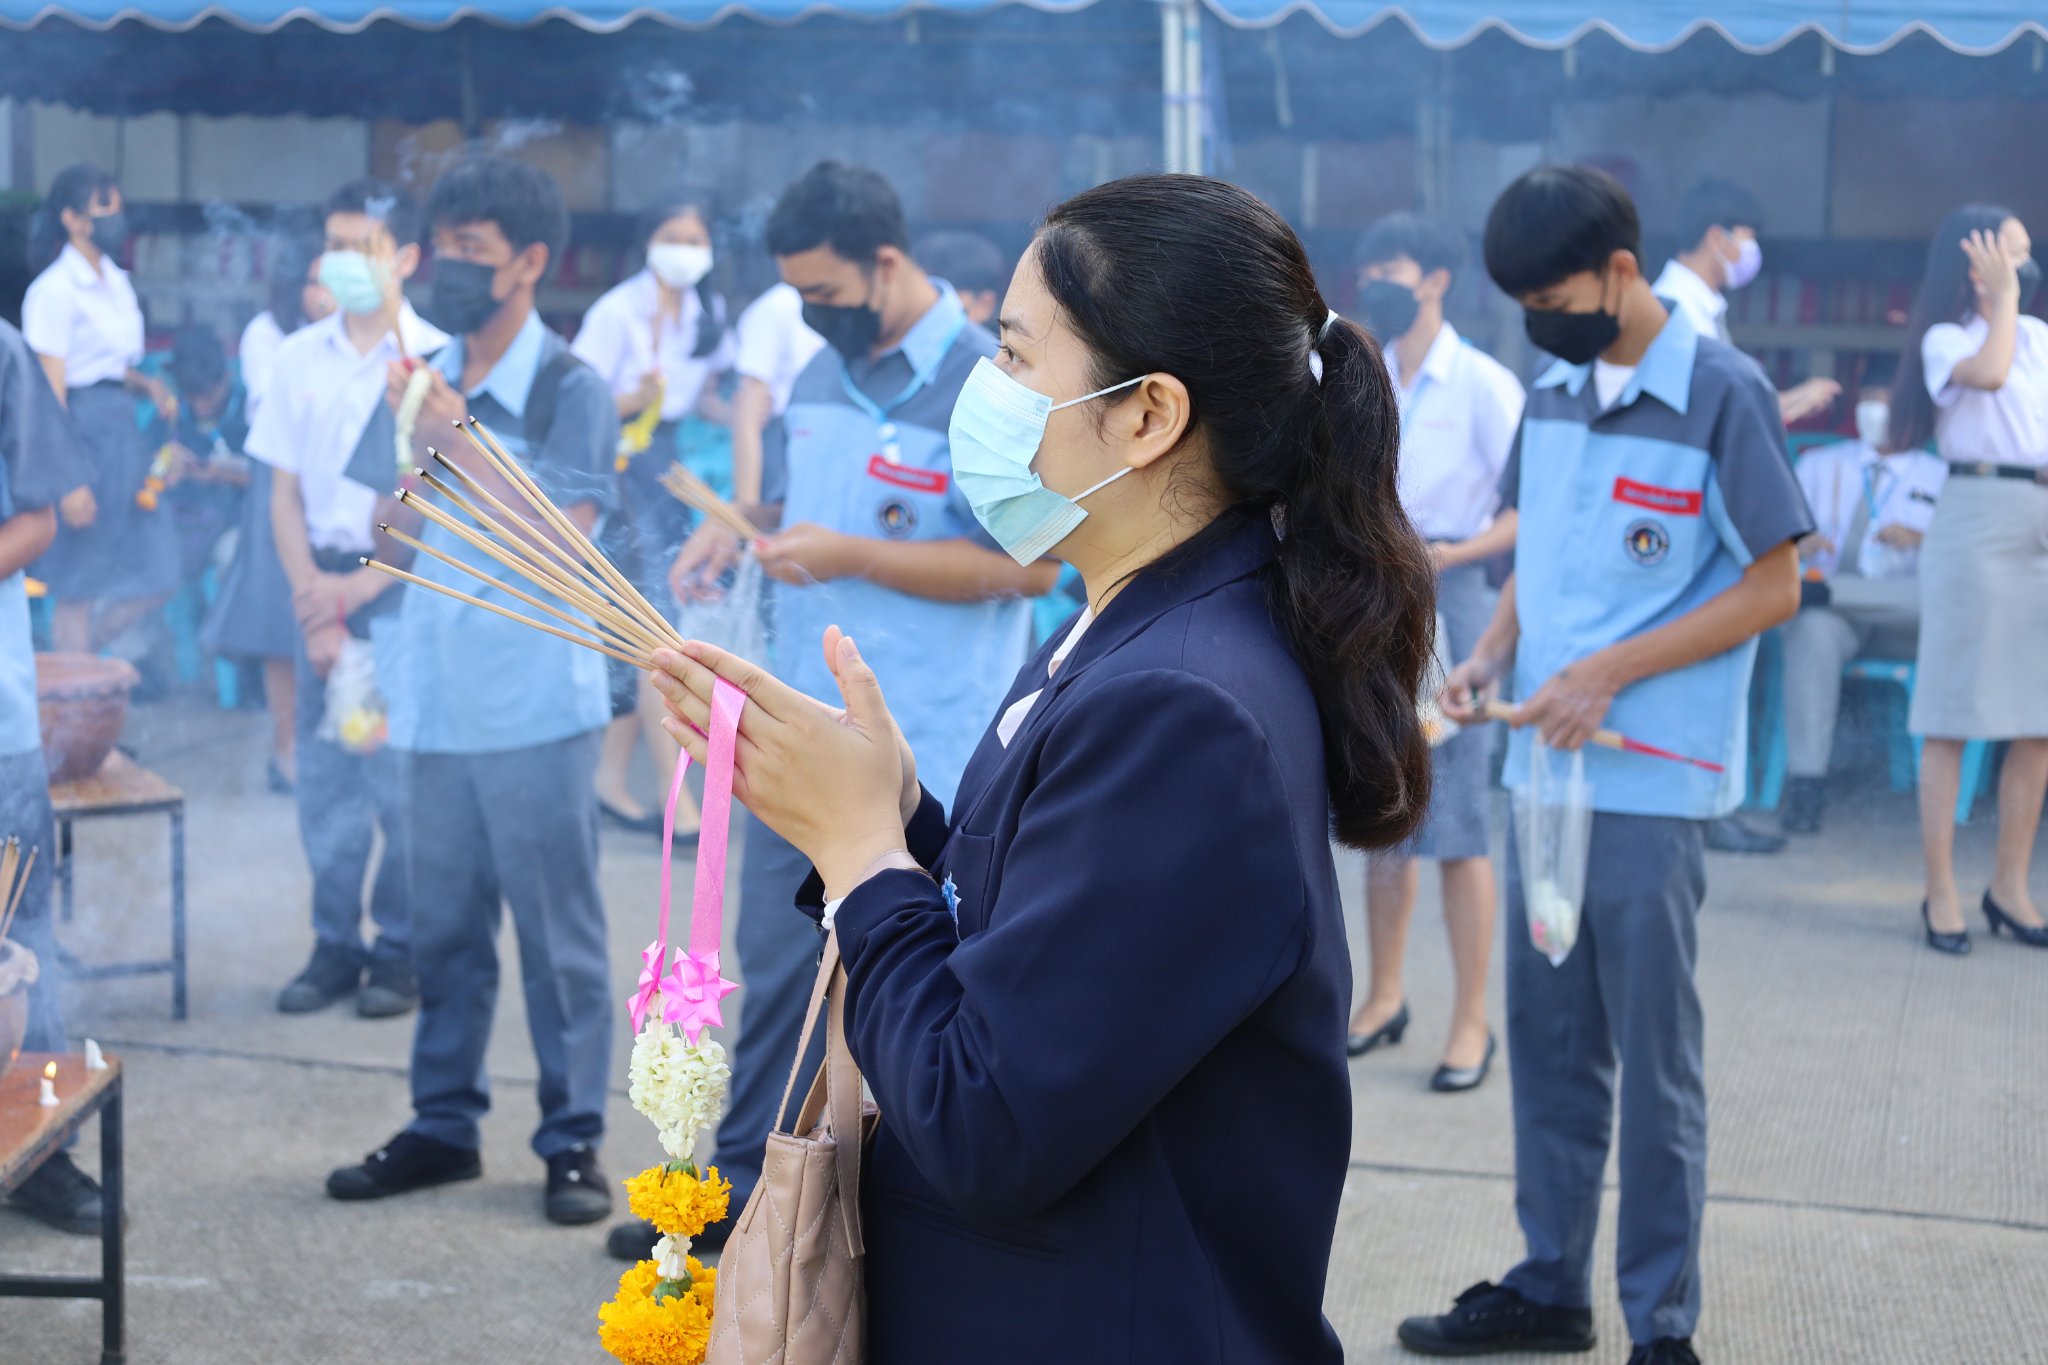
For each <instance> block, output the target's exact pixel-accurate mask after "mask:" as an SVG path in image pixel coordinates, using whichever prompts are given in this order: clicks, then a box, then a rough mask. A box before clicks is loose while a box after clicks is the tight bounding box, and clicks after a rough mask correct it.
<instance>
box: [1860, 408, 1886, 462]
mask: <svg viewBox="0 0 2048 1365" xmlns="http://www.w3.org/2000/svg"><path fill="white" fill-rule="evenodd" d="M1891 424H1892V410H1891V406H1890V405H1889V404H1888V403H1886V402H1885V401H1884V400H1883V399H1882V398H1869V399H1865V400H1864V401H1863V402H1861V403H1858V404H1857V405H1856V439H1857V440H1859V441H1861V442H1863V444H1865V445H1867V446H1869V447H1870V448H1871V449H1873V450H1883V449H1884V443H1885V438H1886V437H1888V436H1890V435H1891Z"/></svg>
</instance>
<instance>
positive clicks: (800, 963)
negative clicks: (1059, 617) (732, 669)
mask: <svg viewBox="0 0 2048 1365" xmlns="http://www.w3.org/2000/svg"><path fill="white" fill-rule="evenodd" d="M767 240H768V249H769V250H770V251H771V252H773V253H774V254H775V259H776V264H777V266H778V268H779V269H780V270H781V272H782V278H783V279H784V281H785V282H787V283H788V284H789V285H790V286H791V287H792V288H794V289H795V290H796V291H797V292H798V294H799V295H800V296H801V297H802V299H803V301H804V316H805V318H806V320H807V321H808V323H809V325H810V327H811V328H812V330H814V331H816V332H817V333H818V334H819V335H820V336H823V337H824V338H825V339H826V340H827V342H828V343H830V346H829V349H828V350H826V351H822V352H820V353H819V354H818V356H817V357H816V358H815V359H814V360H813V361H812V362H811V364H810V365H809V366H808V367H807V368H806V369H805V370H804V372H803V374H802V376H801V377H800V378H799V379H798V380H797V384H796V388H795V391H794V393H793V395H792V398H791V400H790V405H789V411H788V414H787V421H788V426H789V460H788V480H787V486H786V488H771V489H770V490H769V492H770V496H771V497H772V498H773V499H774V502H775V503H776V504H778V505H777V506H776V510H775V511H774V512H773V514H771V515H766V516H764V518H763V520H764V521H765V522H768V523H770V524H779V525H780V527H781V529H780V530H778V531H776V532H774V533H773V534H771V535H769V536H767V537H765V538H764V539H763V540H762V541H761V542H760V544H759V547H758V551H757V552H758V553H759V555H760V558H761V564H762V568H763V570H764V571H765V572H766V573H767V575H768V576H769V577H770V578H771V579H772V580H774V588H773V593H772V596H771V600H770V608H771V610H772V612H773V619H774V622H775V626H776V636H775V639H776V642H777V643H776V645H775V647H774V656H775V660H776V666H777V668H778V669H779V670H780V672H781V675H782V677H783V678H784V679H785V680H786V681H788V682H789V684H790V685H791V686H793V687H798V688H801V689H802V690H803V691H805V692H807V693H808V694H809V695H811V696H813V697H817V698H819V699H821V700H828V699H830V698H832V697H834V696H837V695H838V688H837V685H836V683H835V682H834V681H833V675H832V673H831V671H830V670H829V669H828V668H826V667H825V666H824V664H823V662H822V661H821V660H820V659H819V657H818V653H817V649H816V647H815V642H816V641H817V640H818V638H819V637H820V636H821V635H822V634H823V632H824V630H825V627H826V626H828V625H831V624H835V623H837V624H840V625H844V626H847V627H848V628H849V629H855V630H860V631H862V632H863V636H862V638H864V639H866V640H868V641H869V642H870V643H869V645H868V658H869V660H870V661H871V662H872V663H873V664H874V665H875V667H876V668H877V670H878V671H879V672H880V673H881V676H882V677H883V678H884V679H885V680H887V682H888V683H889V685H890V686H891V687H892V688H894V689H895V696H896V703H895V705H896V715H897V718H898V719H899V720H900V721H901V723H902V725H903V733H904V734H905V735H906V736H907V737H908V738H909V739H910V741H911V743H913V744H915V745H916V746H918V762H919V765H920V771H921V772H922V773H923V774H924V776H925V784H926V786H927V787H928V788H929V789H930V790H931V791H932V792H933V793H935V794H936V795H938V796H939V798H940V799H941V800H947V801H949V800H951V799H952V795H953V789H954V787H955V785H956V784H957V783H958V782H959V780H960V773H961V770H962V769H963V768H964V767H965V766H966V763H967V757H968V755H969V754H970V753H971V752H972V751H973V749H974V745H975V741H976V740H977V739H978V738H979V736H980V733H981V729H982V727H983V726H984V725H985V724H986V723H987V718H988V717H989V716H990V715H991V714H993V713H994V711H995V709H996V703H997V702H998V701H1000V700H1001V699H1002V695H1003V691H1004V689H1005V687H1006V686H1007V682H1006V679H1008V678H1009V677H1011V676H1012V675H1014V674H1015V672H1016V670H1017V667H1018V666H1019V665H1020V664H1022V663H1023V661H1024V658H1025V656H1026V655H1027V654H1028V653H1029V650H1030V638H1031V608H1030V604H1029V603H1028V602H1026V601H1025V600H1024V599H1025V598H1027V597H1036V596H1038V595H1039V594H1041V593H1044V592H1045V591H1047V590H1048V589H1049V588H1051V587H1052V583H1053V578H1054V576H1055V566H1054V565H1053V564H1052V563H1051V562H1050V561H1045V562H1034V563H1031V564H1026V565H1020V564H1018V563H1017V562H1016V561H1014V560H1013V559H1012V558H1011V557H1010V556H1009V555H1007V554H1005V553H1003V551H1002V549H1001V548H1000V547H999V546H998V545H997V544H995V542H994V541H993V540H992V539H991V537H990V536H989V535H988V533H987V532H986V531H985V530H983V529H982V527H981V525H980V523H979V522H977V521H976V520H975V517H974V513H973V510H972V508H970V507H969V506H968V504H967V501H966V498H965V496H964V494H963V493H962V492H961V489H960V487H959V485H958V483H957V482H956V481H955V479H954V476H953V464H952V459H951V453H950V446H949V444H948V435H947V431H948V424H949V422H950V421H951V419H952V414H953V406H954V403H955V401H956V400H957V399H958V398H959V396H960V392H961V388H962V386H963V385H965V384H966V382H967V376H968V375H969V373H971V372H972V371H973V370H974V368H975V363H976V362H977V361H978V360H980V359H982V358H983V357H986V356H992V355H994V354H995V350H996V343H995V338H994V337H992V336H990V335H989V334H988V333H987V332H986V331H984V330H982V329H981V328H979V327H976V326H975V325H974V324H972V323H970V322H969V321H968V320H967V314H966V310H964V309H963V308H962V307H961V306H960V299H959V296H958V295H956V294H955V293H954V292H953V290H952V289H951V288H950V287H949V286H946V285H943V284H941V283H938V282H935V281H934V280H932V278H931V277H930V276H929V275H927V274H926V273H925V271H924V270H923V268H922V267H921V266H920V265H919V264H918V262H917V261H916V259H915V258H914V257H913V256H912V254H911V243H910V237H909V232H908V230H907V229H906V228H905V226H904V220H903V206H902V203H901V201H899V200H898V199H897V197H896V191H895V190H894V189H893V188H891V187H890V185H889V182H888V181H886V180H884V179H883V178H882V177H881V176H880V175H879V174H877V173H876V172H874V171H872V170H868V169H866V168H864V167H858V166H848V165H844V164H842V163H840V162H836V161H825V162H821V163H819V164H818V165H816V166H814V167H812V168H811V169H810V170H809V171H807V172H805V173H804V174H803V176H801V177H800V178H799V179H798V180H797V181H796V183H794V184H792V185H791V186H790V187H789V188H788V189H786V190H785V191H783V194H782V198H781V200H780V201H779V202H778V203H777V204H776V206H775V212H774V213H773V214H772V215H771V216H770V218H769V220H768V229H767ZM736 540H737V538H736V537H734V536H733V535H732V533H731V532H729V531H725V530H723V529H721V528H720V527H718V526H717V525H716V524H714V523H707V524H706V525H705V526H703V527H700V528H699V529H698V530H697V532H696V533H694V534H693V536H692V537H691V543H690V545H688V546H686V547H685V548H684V551H683V554H682V555H681V556H679V557H678V560H679V564H681V565H683V566H685V567H686V568H687V566H688V565H691V564H697V565H705V564H710V563H715V562H717V560H715V559H713V558H710V557H709V556H707V554H706V547H707V545H711V544H717V545H720V546H722V547H724V548H723V549H722V550H721V551H720V552H719V553H720V555H722V556H729V555H730V554H731V553H732V552H733V550H734V549H735V548H736ZM692 581H693V582H694V584H695V589H694V590H698V591H701V590H704V589H705V588H707V587H708V586H709V585H710V583H711V582H712V581H714V580H712V579H710V578H708V577H705V576H698V577H695V578H694V579H693V580H692ZM687 586H688V585H687V584H686V587H687ZM935 660H943V661H944V663H943V666H940V667H934V661H935ZM808 868H809V863H808V861H807V860H806V859H805V857H804V855H803V854H802V853H800V852H799V851H798V850H797V849H796V848H795V847H794V846H793V845H791V844H790V843H789V842H788V841H787V840H785V839H783V838H782V837H781V836H780V835H778V834H776V833H775V832H774V831H773V830H772V829H770V828H769V827H768V826H766V825H763V824H761V823H759V822H758V821H751V820H750V821H748V822H747V824H746V858H745V864H744V868H743V871H742V874H741V879H740V908H739V924H738V928H737V930H736V936H737V940H738V947H739V955H740V970H741V974H742V976H743V978H744V980H745V981H746V982H747V988H746V989H747V994H746V999H745V1001H744V1002H743V1003H742V1004H741V1006H740V1035H739V1042H738V1045H737V1047H736V1049H735V1051H734V1054H733V1067H732V1073H733V1075H732V1103H731V1107H730V1109H729V1110H728V1112H727V1114H726V1116H725V1120H724V1122H722V1123H721V1124H720V1125H719V1129H718V1152H717V1156H716V1158H715V1161H716V1164H717V1166H718V1168H719V1170H720V1172H722V1173H723V1174H724V1175H725V1177H726V1178H727V1179H729V1180H731V1181H732V1183H733V1198H734V1200H735V1201H743V1200H744V1197H745V1196H746V1195H747V1194H748V1193H749V1192H750V1191H751V1190H752V1189H753V1186H754V1182H755V1181H756V1180H757V1179H759V1177H760V1174H761V1159H762V1150H763V1147H764V1145H765V1143H766V1141H767V1136H768V1129H769V1126H770V1125H771V1124H772V1122H773V1121H774V1117H775V1105H776V1101H777V1100H778V1099H779V1098H780V1097H781V1094H782V1080H783V1079H784V1078H786V1077H787V1076H788V1074H789V1073H788V1071H787V1067H788V1065H789V1062H790V1060H791V1058H792V1057H793V1055H794V1054H795V1052H796V1047H797V1039H798V1034H799V1033H800V1032H801V1030H802V1026H803V1014H804V1006H805V1004H806V1003H807V1002H808V1000H809V998H810V990H811V982H812V980H813V979H814V978H815V976H816V970H815V969H816V966H817V956H818V940H817V934H816V932H815V931H814V930H813V929H812V927H811V926H810V925H809V924H808V923H806V922H805V921H804V920H803V918H802V917H801V916H799V915H797V914H795V913H794V912H793V911H792V910H791V909H790V906H791V903H792V901H793V899H794V897H795V894H796V890H797V888H798V887H799V886H801V885H802V884H803V880H804V876H805V874H806V871H807V870H808ZM777 1072H780V1073H781V1075H780V1076H778V1075H777ZM735 1206H736V1207H737V1204H736V1205H735ZM719 1227H720V1228H729V1227H730V1223H729V1222H728V1223H725V1224H720V1225H719ZM707 1235H709V1236H711V1237H713V1238H714V1239H715V1238H716V1237H717V1236H718V1235H719V1233H718V1230H717V1229H713V1231H712V1232H711V1233H710V1234H707ZM655 1236H656V1234H655V1232H654V1230H653V1228H652V1226H651V1225H649V1224H645V1223H641V1222H639V1221H637V1220H636V1221H634V1222H631V1223H627V1224H624V1225H622V1226H621V1227H619V1228H618V1229H616V1230H615V1232H614V1238H613V1241H612V1249H613V1252H614V1254H617V1255H624V1256H627V1258H628V1259H632V1258H634V1256H635V1255H637V1256H638V1257H644V1256H645V1255H646V1254H647V1249H648V1248H649V1247H650V1246H652V1245H653V1244H654V1239H655ZM701 1244H702V1243H701V1240H700V1245H701Z"/></svg>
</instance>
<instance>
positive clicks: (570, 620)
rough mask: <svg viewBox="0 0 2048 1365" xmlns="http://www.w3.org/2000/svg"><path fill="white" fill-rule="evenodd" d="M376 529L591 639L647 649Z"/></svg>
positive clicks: (400, 534)
mask: <svg viewBox="0 0 2048 1365" xmlns="http://www.w3.org/2000/svg"><path fill="white" fill-rule="evenodd" d="M377 529H378V530H380V531H382V532H383V533H384V534H385V535H387V536H390V537H391V538H392V539H393V540H395V541H397V542H398V543H399V544H401V545H410V546H411V547H412V548H413V549H415V550H417V551H419V552H420V553H421V554H423V555H428V556H430V557H432V558H434V559H438V560H440V561H441V562H442V563H443V564H446V565H448V566H449V567H451V568H456V569H460V570H462V571H463V572H464V573H466V574H468V575H469V576H470V577H471V578H474V579H476V580H477V581H478V582H479V583H483V584H486V585H488V586H490V587H493V588H496V589H497V590H498V591H499V592H502V593H505V594H507V595H508V596H511V597H515V598H517V599H518V600H520V601H521V602H524V603H526V605H527V606H529V607H535V608H538V609H539V610H541V611H544V612H546V613H547V614H548V615H550V616H552V617H554V618H555V619H556V620H558V621H562V622H566V623H567V624H568V625H569V626H570V628H572V629H574V630H580V631H582V632H583V633H584V634H585V635H588V636H591V637H592V638H593V639H596V640H600V641H602V642H603V643H605V644H608V645H612V646H614V647H615V648H618V649H622V650H644V648H645V647H644V646H643V645H641V643H640V642H639V641H638V640H632V639H624V638H621V637H620V636H617V635H614V634H610V633H607V632H606V631H603V630H600V629H599V628H598V627H596V626H593V625H592V624H591V623H590V622H588V621H586V620H584V619H583V618H581V617H579V616H575V615H573V614H571V613H569V612H566V611H563V610H562V609H561V608H560V607H556V606H551V605H549V604H548V603H546V602H543V601H541V600H540V599H539V598H538V597H535V596H533V595H532V594H531V593H525V592H521V591H520V590H519V589H518V588H515V587H513V586H512V585H511V584H510V583H506V582H504V581H502V580H500V579H496V578H493V577H491V576H490V575H489V574H487V573H484V572H482V571H480V570H479V569H477V568H476V567H475V566H474V565H472V564H465V563H464V562H463V561H461V560H459V559H457V558H456V557H455V556H454V555H450V554H443V553H442V552H441V551H439V550H437V549H435V548H434V547H433V546H431V545H428V544H425V543H423V542H422V541H420V540H418V539H416V538H415V537H412V536H409V535H407V534H406V533H405V532H403V531H400V530H398V529H396V528H394V527H391V526H382V525H380V526H379V527H378V528H377ZM648 666H649V667H652V663H651V662H650V663H649V665H648Z"/></svg>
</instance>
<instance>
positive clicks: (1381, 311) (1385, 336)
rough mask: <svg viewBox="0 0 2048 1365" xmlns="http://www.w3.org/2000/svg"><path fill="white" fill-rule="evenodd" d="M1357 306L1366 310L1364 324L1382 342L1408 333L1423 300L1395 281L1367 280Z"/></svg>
mask: <svg viewBox="0 0 2048 1365" xmlns="http://www.w3.org/2000/svg"><path fill="white" fill-rule="evenodd" d="M1358 306H1359V307H1360V308H1361V309H1363V310H1364V312H1365V325H1366V326H1367V327H1370V328H1371V329H1372V334H1373V335H1374V336H1376V337H1378V338H1379V339H1380V340H1381V341H1383V342H1385V341H1392V340H1393V339H1394V338H1395V337H1402V336H1406V335H1408V331H1409V329H1410V328H1412V327H1413V326H1415V318H1416V315H1417V314H1419V313H1421V311H1422V300H1420V299H1418V298H1416V297H1415V291H1414V290H1413V289H1410V288H1409V287H1408V286H1407V285H1405V284H1395V283H1394V282H1393V281H1392V280H1367V281H1366V282H1365V288H1363V289H1361V290H1360V291H1359V293H1358Z"/></svg>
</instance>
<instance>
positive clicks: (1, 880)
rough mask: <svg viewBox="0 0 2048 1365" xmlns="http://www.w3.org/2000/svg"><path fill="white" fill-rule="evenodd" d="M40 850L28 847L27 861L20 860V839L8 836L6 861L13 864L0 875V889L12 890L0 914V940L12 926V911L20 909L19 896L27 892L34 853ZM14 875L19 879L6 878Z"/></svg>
mask: <svg viewBox="0 0 2048 1365" xmlns="http://www.w3.org/2000/svg"><path fill="white" fill-rule="evenodd" d="M40 851H41V850H40V849H36V848H32V849H30V850H29V851H28V861H27V862H22V861H21V840H20V839H18V838H9V839H8V841H7V861H8V862H9V863H10V864H13V865H14V866H12V867H10V868H9V869H8V871H7V873H6V874H5V876H0V891H5V890H6V888H7V887H9V886H11V887H12V888H13V890H12V893H11V894H9V895H8V897H7V913H6V914H5V915H0V942H4V941H5V940H6V938H7V931H8V930H9V929H12V928H13V927H14V913H15V911H17V910H19V909H21V898H22V897H23V896H24V895H26V894H27V893H28V879H29V874H30V873H32V872H34V871H35V870H36V854H37V853H38V852H40ZM16 876H18V877H19V880H16V881H9V880H8V878H13V877H16Z"/></svg>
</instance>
